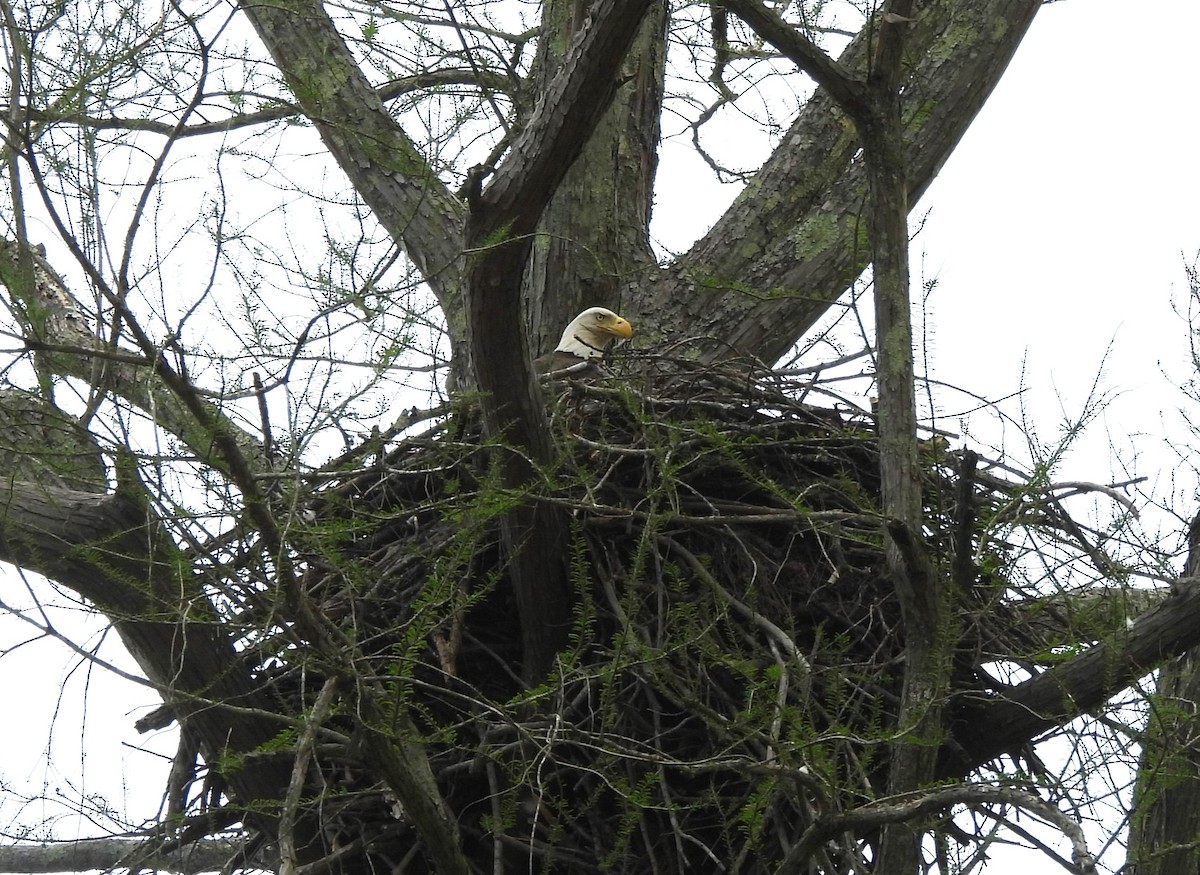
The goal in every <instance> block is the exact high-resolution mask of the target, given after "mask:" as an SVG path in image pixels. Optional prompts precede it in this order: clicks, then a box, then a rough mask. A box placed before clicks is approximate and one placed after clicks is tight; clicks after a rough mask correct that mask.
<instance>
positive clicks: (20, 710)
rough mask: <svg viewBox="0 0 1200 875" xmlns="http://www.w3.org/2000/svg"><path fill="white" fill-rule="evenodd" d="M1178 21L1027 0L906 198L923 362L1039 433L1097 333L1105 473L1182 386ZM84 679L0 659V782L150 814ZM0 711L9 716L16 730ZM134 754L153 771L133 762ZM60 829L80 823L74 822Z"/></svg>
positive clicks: (66, 661)
mask: <svg viewBox="0 0 1200 875" xmlns="http://www.w3.org/2000/svg"><path fill="white" fill-rule="evenodd" d="M1198 35H1200V2H1197V0H1138V2H1129V0H1125V2H1114V0H1062V2H1058V3H1055V4H1052V5H1049V6H1047V7H1046V8H1045V9H1044V10H1042V11H1041V12H1040V13H1039V15H1038V18H1037V21H1036V22H1035V23H1034V25H1033V28H1032V31H1031V32H1030V34H1029V36H1028V37H1027V38H1026V40H1025V42H1024V44H1023V45H1022V46H1021V48H1020V50H1019V51H1018V53H1017V56H1016V58H1015V60H1014V61H1013V63H1012V65H1011V67H1010V68H1009V70H1008V73H1007V74H1006V76H1005V78H1004V79H1003V81H1002V82H1001V83H1000V85H999V87H998V88H997V89H996V91H995V93H994V95H993V96H992V98H991V100H990V101H989V102H988V104H987V105H986V106H985V107H984V109H983V111H982V112H981V113H980V115H979V117H978V119H977V120H976V121H975V123H974V125H973V126H972V128H971V130H970V131H969V132H968V133H967V135H966V137H965V139H964V140H963V142H962V144H961V145H960V146H959V148H958V149H957V150H956V151H955V153H954V155H953V156H952V157H951V159H950V160H949V162H948V163H947V165H946V167H945V168H944V170H943V171H942V173H941V176H940V177H939V178H938V180H937V181H936V182H935V183H934V184H933V186H932V188H931V189H930V191H929V193H928V194H927V196H926V197H925V198H924V200H923V201H922V202H921V203H920V204H919V205H918V207H917V210H916V212H915V213H914V216H920V215H924V214H925V213H926V212H927V213H928V215H927V220H926V222H925V226H924V230H923V231H922V233H921V234H920V235H919V236H918V238H917V240H916V242H915V244H914V249H913V256H914V258H913V264H914V279H915V280H919V279H920V277H921V271H922V270H923V271H924V274H925V275H926V276H932V275H936V276H937V277H938V280H939V285H938V288H937V291H936V293H935V294H934V296H933V298H932V301H931V309H930V318H931V320H932V323H933V326H934V334H933V343H932V346H931V350H930V352H931V356H932V366H933V373H934V375H935V376H937V377H939V378H940V379H943V380H946V381H948V382H953V383H957V384H959V385H962V386H964V387H966V388H969V389H971V390H973V391H975V392H978V393H980V394H983V395H986V396H990V397H999V396H1003V395H1007V394H1009V393H1011V392H1013V391H1015V390H1016V389H1017V388H1018V387H1019V386H1020V384H1021V379H1022V367H1023V362H1025V361H1027V363H1028V367H1027V368H1026V370H1025V376H1024V380H1025V383H1026V384H1027V385H1028V387H1029V393H1028V399H1029V401H1028V403H1029V407H1030V409H1031V411H1032V412H1033V414H1034V416H1035V417H1039V418H1042V421H1043V422H1044V423H1045V425H1044V428H1045V430H1047V431H1052V430H1053V427H1054V419H1055V418H1056V417H1057V415H1058V407H1057V403H1058V402H1057V400H1056V398H1057V395H1061V396H1062V398H1063V399H1064V401H1065V403H1066V404H1067V405H1068V406H1071V405H1079V404H1082V402H1083V400H1084V398H1085V397H1086V395H1087V392H1088V389H1089V387H1090V385H1091V382H1092V379H1093V377H1094V375H1095V373H1096V371H1097V370H1098V369H1099V367H1100V365H1101V359H1102V357H1103V356H1104V353H1105V349H1106V348H1107V347H1108V346H1109V344H1110V342H1111V343H1112V352H1111V354H1110V356H1109V358H1108V362H1107V365H1106V367H1105V378H1104V383H1103V385H1104V387H1105V388H1107V389H1108V390H1110V391H1112V392H1114V393H1118V397H1117V398H1116V399H1115V400H1114V402H1113V403H1112V405H1111V406H1110V408H1109V412H1108V414H1107V417H1106V419H1105V421H1104V422H1103V423H1101V424H1100V425H1099V429H1100V438H1099V440H1097V441H1093V443H1092V444H1090V445H1089V446H1091V448H1092V451H1091V452H1089V453H1086V454H1081V456H1080V458H1079V459H1078V460H1076V461H1075V462H1073V463H1072V464H1073V465H1074V466H1075V467H1074V468H1072V470H1071V473H1072V475H1074V476H1078V477H1086V478H1088V479H1095V480H1105V479H1107V478H1108V476H1109V474H1110V466H1109V462H1108V459H1107V457H1106V455H1105V447H1106V444H1107V440H1108V434H1111V435H1112V437H1113V440H1114V441H1115V442H1116V443H1118V445H1120V444H1121V443H1122V441H1123V440H1124V435H1126V434H1130V433H1143V434H1144V435H1145V436H1144V437H1143V438H1140V439H1139V441H1140V443H1139V446H1140V447H1141V449H1142V451H1143V453H1144V455H1143V456H1141V457H1140V458H1139V460H1138V463H1137V464H1138V469H1139V473H1142V474H1146V475H1148V476H1151V477H1162V476H1164V475H1165V473H1167V472H1168V471H1169V470H1170V469H1171V468H1172V467H1173V466H1174V465H1175V464H1176V462H1175V460H1174V459H1173V458H1172V457H1171V456H1170V455H1169V454H1168V453H1166V452H1165V451H1162V452H1157V451H1152V450H1153V447H1154V446H1156V445H1157V444H1156V442H1157V434H1158V433H1161V432H1162V430H1163V428H1164V427H1165V426H1164V425H1163V424H1162V423H1163V420H1162V419H1161V416H1162V415H1165V416H1166V417H1167V420H1168V422H1170V421H1174V415H1173V413H1172V411H1174V410H1175V409H1176V408H1178V407H1179V406H1181V405H1182V404H1183V403H1184V399H1183V398H1182V396H1181V395H1180V393H1179V392H1178V391H1176V390H1173V389H1172V387H1171V385H1170V383H1169V381H1168V379H1167V377H1165V376H1164V375H1163V374H1162V372H1161V370H1160V366H1161V368H1164V369H1166V370H1167V372H1168V373H1169V374H1171V375H1172V376H1176V377H1186V376H1187V375H1188V362H1187V359H1186V331H1187V328H1186V325H1185V324H1184V323H1183V322H1182V321H1181V320H1180V319H1179V318H1178V317H1177V316H1176V315H1174V314H1173V311H1172V301H1175V302H1176V303H1178V304H1180V305H1181V306H1186V297H1187V287H1186V282H1185V278H1184V272H1183V263H1184V260H1185V259H1186V260H1188V261H1192V260H1194V259H1195V257H1196V254H1197V252H1198V251H1200V174H1198V173H1197V171H1196V164H1197V158H1196V155H1197V154H1198V153H1200V136H1198V133H1200V111H1198V110H1200V100H1198V99H1197V93H1198V92H1200V75H1198V73H1200V60H1198V58H1200V52H1197V49H1196V42H1197V36H1198ZM677 148H678V147H676V148H670V149H667V150H665V151H664V158H663V170H662V174H663V181H664V183H667V184H672V179H673V178H674V179H675V180H676V181H677V183H678V184H679V185H681V186H682V187H685V188H683V190H685V191H691V192H694V193H695V194H694V195H693V196H692V198H691V199H690V200H687V199H685V200H684V201H682V202H680V200H679V199H678V198H677V197H674V196H671V195H669V194H664V196H663V197H662V198H660V200H659V206H658V208H657V213H656V234H657V235H658V236H659V237H660V238H671V239H668V242H669V243H672V244H674V247H675V248H682V247H683V246H684V245H686V242H687V240H686V238H688V237H689V235H690V236H691V237H694V236H695V235H697V234H699V233H701V232H702V231H703V230H704V223H705V221H711V220H712V219H713V218H715V216H716V214H718V213H719V212H720V210H721V209H722V208H723V205H724V204H726V203H728V201H729V200H730V199H731V198H732V196H733V194H734V191H733V190H732V189H730V188H720V187H716V186H714V187H713V188H711V189H706V188H704V187H703V186H702V185H700V184H699V182H698V178H699V174H697V173H696V172H695V171H694V169H693V168H692V167H690V166H689V164H688V162H687V159H686V157H685V156H683V155H682V154H681V153H680V152H678V151H677ZM672 204H675V206H672ZM675 235H678V236H675ZM1056 393H1057V395H1056ZM1009 409H1010V410H1011V411H1015V410H1016V408H1015V406H1010V408H1009ZM945 425H946V427H948V428H951V429H953V423H945ZM1172 427H1174V426H1172ZM1105 429H1107V433H1108V434H1105ZM4 581H5V590H6V591H7V592H8V595H7V596H6V598H8V597H11V598H13V599H14V600H16V601H22V599H20V598H19V593H16V592H13V590H14V589H15V588H16V587H18V586H19V583H18V578H17V577H16V576H15V575H13V574H12V573H8V574H6V575H5V576H4ZM20 634H21V633H20V632H19V631H18V628H17V627H16V624H15V622H14V621H12V620H10V619H7V618H4V620H3V622H0V641H3V643H4V644H5V645H8V644H11V642H12V641H13V640H14V639H15V638H17V637H18V636H20ZM68 676H70V677H71V680H70V683H69V684H68V686H67V688H66V691H65V693H61V694H60V691H59V687H60V685H61V684H62V682H63V680H64V678H67V677H68ZM87 680H88V678H87V674H86V669H81V668H78V666H77V660H76V659H75V658H73V657H72V656H71V655H70V654H69V653H68V652H67V651H66V650H65V649H64V648H62V647H61V646H60V645H56V644H54V643H52V642H40V643H36V644H32V645H30V646H28V647H24V648H21V649H19V650H17V651H16V652H13V653H10V654H8V655H7V656H6V657H5V658H4V659H3V660H0V685H2V686H3V689H4V690H5V692H6V696H5V701H6V703H7V706H8V708H9V709H11V710H10V712H9V713H8V714H6V715H5V719H4V723H5V725H6V727H7V729H6V732H5V736H6V744H5V748H4V755H3V757H2V758H0V780H3V781H4V782H6V783H10V784H17V785H21V784H27V785H30V786H31V787H32V789H33V790H34V791H37V790H39V789H41V788H42V787H43V785H45V787H46V789H47V790H48V792H49V793H50V795H54V793H55V788H56V787H60V786H61V788H62V790H63V791H64V793H65V795H67V796H69V797H72V798H76V797H77V795H78V794H79V793H80V792H83V793H87V792H89V791H93V790H95V791H100V792H103V793H105V794H106V795H108V796H109V800H110V801H111V802H112V803H114V804H115V805H117V806H121V805H123V804H124V802H125V798H126V794H129V798H128V801H129V802H130V803H131V810H130V812H129V813H130V814H132V815H134V819H135V820H136V819H139V818H141V817H148V816H151V815H152V814H153V807H154V804H155V802H154V800H155V799H156V798H157V793H158V790H157V788H158V786H159V785H160V783H161V777H160V776H161V774H162V772H161V770H159V768H158V767H159V766H161V762H157V761H156V760H155V759H154V758H153V757H151V756H149V755H147V754H143V753H139V752H137V751H135V750H133V749H132V748H129V747H126V748H123V749H119V748H117V747H116V744H117V743H118V742H116V741H114V735H115V736H116V737H117V738H119V739H122V740H124V741H126V742H128V743H130V744H134V745H137V744H141V743H143V742H144V741H145V740H144V739H139V738H138V737H137V736H136V733H134V731H133V729H132V723H133V720H134V719H136V717H137V716H139V714H140V713H141V706H145V705H146V704H147V703H149V702H150V701H151V700H152V697H151V696H150V695H149V694H148V693H147V692H146V691H144V690H139V689H136V688H134V687H131V686H129V685H128V684H125V683H124V682H119V683H114V682H112V681H110V680H108V679H107V678H101V677H98V676H97V677H94V678H93V679H92V681H91V689H90V691H89V690H88V683H87ZM83 707H86V708H87V709H88V717H87V720H86V723H85V729H83V730H82V731H81V730H80V729H79V725H80V713H81V711H80V709H81V708H83ZM14 725H21V726H23V727H24V728H25V729H26V731H25V732H23V733H20V738H19V739H18V738H16V737H14V733H12V732H11V731H10V730H11V729H12V727H13V726H14ZM54 732H57V733H58V735H57V736H56V737H55V741H54V746H53V748H54V749H53V753H54V761H53V763H52V764H49V765H48V764H47V762H46V760H45V758H44V753H45V751H46V748H47V739H48V738H49V737H50V735H51V733H54ZM93 739H94V740H93ZM165 747H166V752H168V753H169V751H170V745H169V743H168V744H166V745H165ZM92 750H94V751H95V753H92V752H91V751H92ZM151 765H153V766H154V767H155V771H154V772H153V773H152V774H154V778H153V779H150V780H147V779H140V780H139V779H138V778H137V773H138V772H139V771H142V770H143V769H145V768H146V767H148V766H151ZM83 767H86V778H84V779H83V780H82V782H81V780H80V779H79V778H78V775H79V774H80V771H81V768H83ZM71 782H73V784H72V783H71ZM147 785H149V786H147ZM61 813H63V810H62V809H58V808H56V806H54V805H52V804H43V803H39V804H37V805H35V806H33V807H32V808H29V809H26V810H24V811H22V812H19V813H18V812H17V811H16V810H15V809H14V808H13V807H12V806H11V803H10V804H8V805H2V804H0V824H3V823H7V822H8V821H9V819H10V818H12V817H14V816H19V817H20V819H21V820H23V821H25V822H34V821H36V820H38V819H39V818H42V817H46V816H54V815H56V814H61ZM78 829H79V833H80V834H83V835H87V834H95V833H96V832H98V830H96V829H95V828H93V827H91V826H89V825H88V824H86V823H81V824H79V826H78ZM68 834H69V832H68ZM1022 859H1023V860H1024V859H1026V858H1024V857H1023V858H1022ZM1027 859H1028V862H1029V863H1030V864H1034V865H1035V866H1037V867H1038V868H1037V869H1036V871H1042V869H1041V866H1042V862H1038V861H1042V859H1043V858H1041V857H1039V856H1038V855H1036V854H1034V853H1032V852H1030V854H1029V856H1028V858H1027ZM1107 862H1108V863H1109V864H1110V865H1111V864H1114V863H1117V862H1119V861H1116V860H1112V859H1110V860H1108V861H1107ZM1044 865H1045V870H1044V871H1047V872H1049V871H1056V870H1055V869H1053V868H1052V865H1051V864H1050V863H1049V862H1048V861H1046V862H1044Z"/></svg>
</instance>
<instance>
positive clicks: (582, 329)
mask: <svg viewBox="0 0 1200 875" xmlns="http://www.w3.org/2000/svg"><path fill="white" fill-rule="evenodd" d="M632 336H633V326H632V325H630V324H629V322H627V321H626V320H625V319H622V318H621V317H620V316H618V315H617V314H616V313H614V312H613V311H612V310H605V309H604V308H603V307H589V308H588V309H587V310H584V311H583V312H582V313H580V314H579V315H578V316H576V317H575V318H574V319H572V320H571V321H570V323H569V324H568V325H567V327H566V328H565V329H564V330H563V333H562V338H561V339H560V340H559V341H558V346H557V347H555V349H554V352H551V353H547V354H546V355H543V356H539V357H538V358H536V359H534V361H533V366H534V369H535V370H536V371H537V372H538V373H539V374H549V373H553V372H555V371H563V370H566V369H568V368H573V367H574V366H576V365H583V364H584V363H590V364H593V365H594V364H595V363H596V360H597V359H600V358H602V357H603V356H604V353H605V352H606V351H607V350H608V348H609V346H611V345H612V343H613V342H614V341H617V340H628V339H629V338H630V337H632ZM578 370H579V371H581V372H590V371H592V370H593V368H590V367H581V368H579V369H578Z"/></svg>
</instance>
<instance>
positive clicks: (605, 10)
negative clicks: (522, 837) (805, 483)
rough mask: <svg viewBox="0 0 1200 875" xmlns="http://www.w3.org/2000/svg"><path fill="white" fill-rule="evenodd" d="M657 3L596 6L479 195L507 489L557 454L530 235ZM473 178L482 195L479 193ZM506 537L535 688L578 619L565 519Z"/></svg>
mask: <svg viewBox="0 0 1200 875" xmlns="http://www.w3.org/2000/svg"><path fill="white" fill-rule="evenodd" d="M652 2H653V0H598V2H596V3H594V4H593V5H592V6H591V7H589V9H588V12H587V15H588V17H589V19H590V21H587V22H585V23H584V24H583V25H582V26H581V27H580V31H579V36H578V38H577V39H576V40H575V42H574V44H573V45H572V47H571V50H570V51H569V52H568V54H567V57H566V59H565V61H564V63H563V66H562V67H561V69H560V71H559V73H558V75H556V76H554V77H553V78H552V79H551V80H550V83H549V84H548V86H547V88H546V90H545V93H544V94H543V95H542V97H541V100H540V101H539V103H538V109H537V111H536V112H535V113H534V115H533V117H532V118H531V119H530V120H529V123H528V124H527V125H526V127H525V130H524V131H523V132H522V134H521V136H520V137H519V138H518V140H517V141H516V142H515V143H514V144H513V147H512V149H511V150H510V152H509V155H508V157H507V159H506V160H505V161H504V163H503V164H502V165H501V166H500V168H499V169H498V170H497V171H496V175H495V178H494V179H493V180H492V182H491V184H490V185H489V186H488V187H487V189H486V190H478V189H477V190H476V191H475V192H474V193H473V194H472V196H471V198H470V217H469V219H468V221H467V242H468V246H469V247H470V250H471V257H470V272H469V278H468V293H467V299H468V300H467V304H468V318H469V324H470V339H471V340H470V346H471V354H472V357H473V360H474V361H475V362H477V363H485V362H486V366H480V367H477V368H475V371H476V374H475V376H476V378H477V380H478V384H479V389H480V390H481V392H482V393H483V394H482V401H481V404H482V408H483V417H484V428H485V430H486V432H487V433H488V434H489V435H490V436H492V437H495V438H499V439H502V440H503V441H504V442H505V443H506V444H507V445H508V446H509V447H511V448H512V450H513V451H506V452H505V453H504V456H503V482H504V485H505V486H507V487H509V488H512V489H526V488H528V487H529V486H530V484H531V483H532V482H534V481H535V478H536V476H537V472H536V468H535V465H536V464H545V463H548V462H550V461H551V458H552V455H553V449H552V446H551V442H550V429H549V425H548V423H547V421H546V414H545V409H544V406H543V402H542V396H541V392H540V390H539V389H538V387H537V385H536V384H535V383H534V379H533V369H532V365H531V362H530V355H529V346H528V343H527V342H526V340H525V330H524V311H523V307H522V301H521V277H522V274H523V273H524V270H525V265H526V263H527V262H528V260H529V253H530V252H531V250H532V247H533V239H532V234H533V232H534V230H535V229H536V228H537V224H538V221H539V220H540V218H541V215H542V211H543V210H544V209H545V208H546V205H547V204H548V203H549V201H550V198H551V196H552V195H553V194H554V192H555V191H556V190H557V188H558V186H559V184H560V183H561V182H562V180H563V177H564V176H565V175H566V173H567V171H568V170H569V169H570V167H571V164H572V163H573V162H574V160H575V159H576V158H577V157H578V155H579V153H580V152H581V151H582V149H583V147H584V144H585V143H586V142H587V140H588V138H589V137H590V136H591V134H592V131H593V130H594V129H595V127H596V125H597V124H598V123H599V121H600V119H601V117H602V116H603V114H604V111H605V110H606V109H607V107H608V105H609V103H610V102H611V101H612V98H613V95H614V93H615V92H616V88H617V70H618V68H619V66H620V64H621V61H622V59H623V58H624V57H625V53H626V52H627V51H628V50H629V46H630V45H631V43H632V42H633V39H634V37H635V36H636V34H637V30H638V25H639V23H640V22H641V20H642V17H643V16H644V15H645V13H646V10H647V9H648V8H649V7H650V5H651V3H652ZM481 181H482V180H481V178H480V177H478V176H477V177H476V179H475V184H476V186H478V185H480V184H481ZM502 532H503V536H504V540H505V545H506V548H507V551H508V554H509V561H510V575H511V577H512V580H513V586H514V587H515V590H516V596H517V605H518V610H519V611H520V614H521V634H522V639H523V643H524V650H525V665H524V672H525V677H526V679H527V680H530V681H533V680H535V679H540V678H541V677H543V676H544V675H545V673H546V671H548V670H549V668H550V665H551V664H552V661H553V658H554V654H555V652H556V651H557V650H558V648H559V647H560V646H561V645H562V644H563V643H565V641H566V634H567V631H568V627H569V622H570V595H569V583H568V580H567V569H566V564H565V563H566V552H565V549H564V547H565V544H566V518H565V514H564V513H563V511H561V510H560V509H558V508H554V507H549V506H544V505H538V504H533V503H529V502H522V503H520V504H519V505H517V506H516V507H514V508H513V509H512V510H510V511H509V513H508V514H506V516H505V518H504V520H503V526H502Z"/></svg>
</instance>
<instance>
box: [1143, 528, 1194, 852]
mask: <svg viewBox="0 0 1200 875" xmlns="http://www.w3.org/2000/svg"><path fill="white" fill-rule="evenodd" d="M1188 547H1189V549H1188V558H1187V565H1186V568H1185V573H1186V574H1187V575H1188V576H1189V577H1194V576H1195V575H1196V573H1197V572H1198V571H1200V516H1197V517H1196V518H1195V519H1194V520H1192V526H1191V531H1190V532H1189V533H1188ZM1198 702H1200V648H1196V649H1193V650H1190V651H1188V652H1187V653H1185V654H1184V655H1183V656H1181V657H1179V658H1178V659H1174V660H1172V661H1171V662H1168V663H1167V664H1166V665H1164V666H1163V667H1162V668H1161V669H1159V672H1158V683H1157V689H1156V690H1155V693H1154V696H1153V697H1152V698H1151V699H1150V713H1149V715H1148V718H1147V722H1146V731H1145V734H1144V735H1143V736H1142V753H1141V756H1140V757H1139V758H1138V774H1137V784H1136V785H1135V787H1134V793H1133V818H1132V820H1131V821H1130V825H1129V853H1128V857H1127V861H1128V867H1127V871H1128V872H1129V873H1130V875H1194V873H1196V872H1200V714H1197V703H1198Z"/></svg>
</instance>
